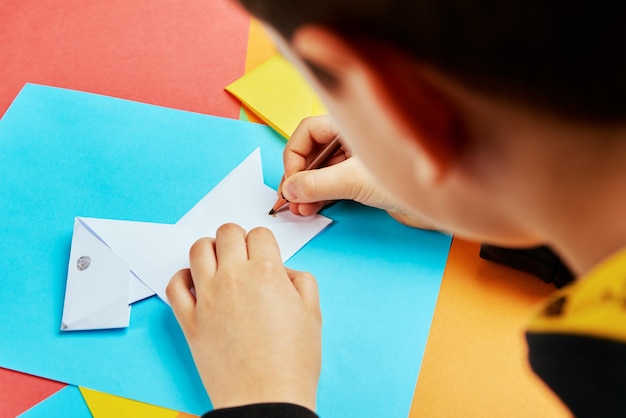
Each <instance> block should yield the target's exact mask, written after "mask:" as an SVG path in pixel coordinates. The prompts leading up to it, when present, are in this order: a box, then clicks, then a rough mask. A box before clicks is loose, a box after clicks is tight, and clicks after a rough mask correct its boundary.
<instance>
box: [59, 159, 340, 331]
mask: <svg viewBox="0 0 626 418" xmlns="http://www.w3.org/2000/svg"><path fill="white" fill-rule="evenodd" d="M275 201H276V191H274V190H273V189H272V188H270V187H268V186H266V185H265V184H264V183H263V171H262V167H261V153H260V150H259V149H256V150H255V151H254V152H253V153H252V154H250V155H249V156H248V157H247V158H246V159H245V160H244V161H243V162H242V163H241V164H240V165H239V166H237V167H236V168H235V169H234V170H233V171H232V172H231V173H230V174H229V175H228V176H226V177H225V178H224V179H223V180H222V181H221V182H220V183H219V184H218V185H217V186H216V187H215V188H214V189H213V190H212V191H211V192H209V193H208V194H207V195H206V196H205V197H204V198H202V200H200V202H198V203H197V204H196V205H195V206H194V207H193V208H192V209H191V210H190V211H189V212H187V214H185V215H184V216H183V217H182V218H181V219H180V220H179V221H178V222H177V223H176V224H174V225H172V224H157V223H149V222H134V221H121V220H111V219H98V218H83V217H81V218H76V221H75V224H74V235H73V237H72V249H71V251H70V262H69V268H68V280H67V288H66V294H65V304H64V307H63V319H62V327H61V329H62V330H65V331H71V330H85V329H98V328H119V327H126V326H128V323H129V318H130V306H129V304H131V303H133V302H136V301H138V300H141V299H144V298H146V297H148V296H151V295H152V294H154V293H156V294H157V295H158V296H159V297H160V298H161V299H162V300H163V301H165V302H166V303H168V301H167V296H166V295H165V288H166V287H167V284H168V283H169V280H170V279H171V277H172V276H173V275H174V273H176V271H178V270H180V269H182V268H187V267H188V266H189V260H188V257H189V248H190V247H191V245H192V244H193V243H194V242H195V241H196V240H197V239H199V238H201V237H204V236H215V231H216V230H217V228H218V227H219V226H220V225H222V224H225V223H228V222H233V223H236V224H239V225H241V226H242V227H243V228H244V229H246V230H248V231H249V230H250V229H252V228H254V227H257V226H264V227H266V228H268V229H270V230H271V231H272V232H273V233H274V236H275V237H276V240H277V241H278V244H279V247H280V251H281V257H282V260H283V262H284V261H286V260H287V259H289V258H290V257H291V256H292V255H294V254H295V253H296V252H297V251H298V250H299V249H300V248H302V246H304V245H305V244H306V243H307V242H308V241H309V240H311V239H312V238H313V237H314V236H315V235H317V234H318V233H319V232H320V231H322V230H323V229H324V228H325V227H326V226H328V224H329V223H330V222H331V220H330V219H328V218H325V217H323V216H321V215H314V216H310V217H301V216H296V215H293V214H292V213H291V212H289V211H280V212H279V213H277V214H276V216H270V215H268V214H267V212H268V210H269V208H271V207H272V205H273V204H274V203H275ZM84 256H87V257H89V258H90V259H91V264H90V265H89V267H87V268H86V269H84V270H82V271H80V270H78V268H77V262H78V259H79V258H80V257H84ZM86 278H87V279H88V280H87V279H86ZM123 301H125V303H123Z"/></svg>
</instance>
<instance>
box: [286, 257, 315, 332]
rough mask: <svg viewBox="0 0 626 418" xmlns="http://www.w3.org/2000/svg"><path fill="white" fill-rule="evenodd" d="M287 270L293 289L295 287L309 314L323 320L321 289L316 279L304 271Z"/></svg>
mask: <svg viewBox="0 0 626 418" xmlns="http://www.w3.org/2000/svg"><path fill="white" fill-rule="evenodd" d="M286 270H287V275H288V276H289V278H290V279H291V283H292V284H293V287H295V288H296V291H297V292H298V294H300V297H301V298H302V301H303V302H304V305H305V306H306V307H307V309H308V310H309V312H311V313H313V314H315V315H316V316H317V317H318V318H319V319H320V320H321V319H322V310H321V308H320V296H319V289H318V287H317V280H315V277H313V275H311V274H310V273H306V272H304V271H297V270H292V269H290V268H287V269H286Z"/></svg>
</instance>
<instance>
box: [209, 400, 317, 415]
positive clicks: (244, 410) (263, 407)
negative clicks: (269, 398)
mask: <svg viewBox="0 0 626 418" xmlns="http://www.w3.org/2000/svg"><path fill="white" fill-rule="evenodd" d="M202 418H317V415H316V414H315V413H314V412H313V411H311V410H310V409H307V408H305V407H303V406H300V405H294V404H290V403H257V404H252V405H244V406H236V407H233V408H223V409H216V410H214V411H211V412H207V413H206V414H204V415H203V416H202Z"/></svg>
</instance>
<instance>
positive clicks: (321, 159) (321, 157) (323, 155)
mask: <svg viewBox="0 0 626 418" xmlns="http://www.w3.org/2000/svg"><path fill="white" fill-rule="evenodd" d="M339 148H341V142H340V140H339V135H337V136H336V137H335V138H334V139H333V140H332V141H330V142H329V143H328V144H326V146H324V148H322V150H321V151H320V153H319V154H318V155H317V157H315V159H313V161H311V164H309V165H308V166H307V167H306V168H305V169H304V171H308V170H315V169H316V168H320V167H322V166H323V165H324V164H326V163H327V162H328V160H330V159H331V158H332V157H333V156H334V155H335V153H336V152H337V150H338V149H339ZM287 203H289V202H288V200H287V199H285V198H284V197H283V196H282V195H281V197H279V198H278V200H277V201H276V203H275V204H274V206H272V209H270V211H269V214H270V215H273V214H275V213H276V212H277V211H278V210H279V209H280V208H282V207H283V206H284V205H286V204H287Z"/></svg>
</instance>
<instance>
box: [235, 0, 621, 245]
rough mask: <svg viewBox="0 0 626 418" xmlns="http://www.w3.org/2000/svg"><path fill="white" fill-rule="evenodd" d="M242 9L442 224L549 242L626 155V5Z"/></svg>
mask: <svg viewBox="0 0 626 418" xmlns="http://www.w3.org/2000/svg"><path fill="white" fill-rule="evenodd" d="M239 1H240V2H241V3H242V4H243V5H244V6H245V7H246V8H247V9H248V10H249V11H250V12H251V13H252V14H253V15H255V16H257V17H258V18H260V19H261V20H263V21H265V22H266V23H268V24H269V25H270V26H272V27H273V28H274V29H275V31H276V33H277V34H279V35H278V38H279V41H278V42H279V44H282V48H283V50H284V51H283V52H285V53H286V55H288V56H290V58H292V59H293V60H294V61H295V62H296V64H297V65H300V66H301V68H302V69H303V71H304V72H305V74H306V75H308V77H309V78H310V79H311V81H312V83H313V84H314V85H316V87H317V89H318V91H320V94H321V95H322V97H323V98H324V99H325V101H326V103H327V104H328V106H329V108H330V110H331V113H333V115H334V116H335V118H336V119H337V121H338V123H339V126H340V128H341V129H342V130H343V131H344V134H345V136H346V141H347V142H348V145H349V146H351V147H352V149H353V151H354V152H355V154H356V155H358V156H360V157H361V158H362V159H363V160H364V162H365V163H366V165H367V166H368V167H369V168H370V169H371V171H372V172H373V173H374V174H375V175H376V176H377V177H378V178H379V179H380V180H381V181H382V182H383V184H384V185H385V186H387V187H388V188H389V189H390V190H391V191H392V192H394V193H395V194H396V195H397V196H399V197H400V198H402V199H403V200H404V201H405V202H406V203H407V204H408V205H409V206H411V207H412V208H413V209H414V210H415V211H419V212H421V213H423V214H425V215H427V216H429V217H431V218H432V219H434V220H435V221H436V222H438V223H439V224H440V225H441V226H442V227H444V228H449V229H451V230H454V231H455V232H460V233H462V234H465V235H466V236H470V237H473V238H476V239H480V240H485V241H490V242H493V243H499V244H511V245H526V244H534V243H537V242H545V241H549V240H550V238H549V231H546V230H545V225H540V222H539V219H540V218H542V217H545V216H546V215H550V216H555V214H556V213H557V212H558V211H562V210H563V207H562V206H563V205H565V204H566V202H568V201H569V200H570V198H571V197H572V196H571V195H572V194H573V193H574V191H575V186H580V184H576V185H575V183H576V182H578V181H579V180H580V179H579V178H578V177H577V173H580V172H581V170H587V169H593V167H594V164H595V163H597V161H599V159H600V158H605V157H606V155H604V154H605V153H606V154H608V155H609V156H610V155H611V154H609V153H614V151H616V150H617V148H619V149H620V150H622V151H623V148H622V147H623V146H622V145H621V144H622V143H623V142H624V141H617V140H613V139H612V138H614V137H617V136H620V134H621V128H622V125H623V124H624V122H626V50H625V48H624V46H625V45H626V3H623V2H604V3H602V2H600V3H599V2H596V1H568V2H554V1H545V0H505V1H501V0H498V1H495V0H493V1H489V0H483V1H480V0H475V1H456V0H421V1H420V0H416V1H406V0H404V1H398V0H315V1H311V0H304V1H297V2H294V1H288V0H239ZM279 46H280V45H279ZM597 136H602V137H603V139H602V141H603V144H602V146H601V147H598V146H597V142H595V141H592V139H593V138H595V137H597ZM595 139H597V138H595ZM616 147H617V148H616ZM564 151H565V152H567V158H563V156H564V154H563V153H564ZM599 154H603V155H599ZM564 222H565V220H564Z"/></svg>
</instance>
